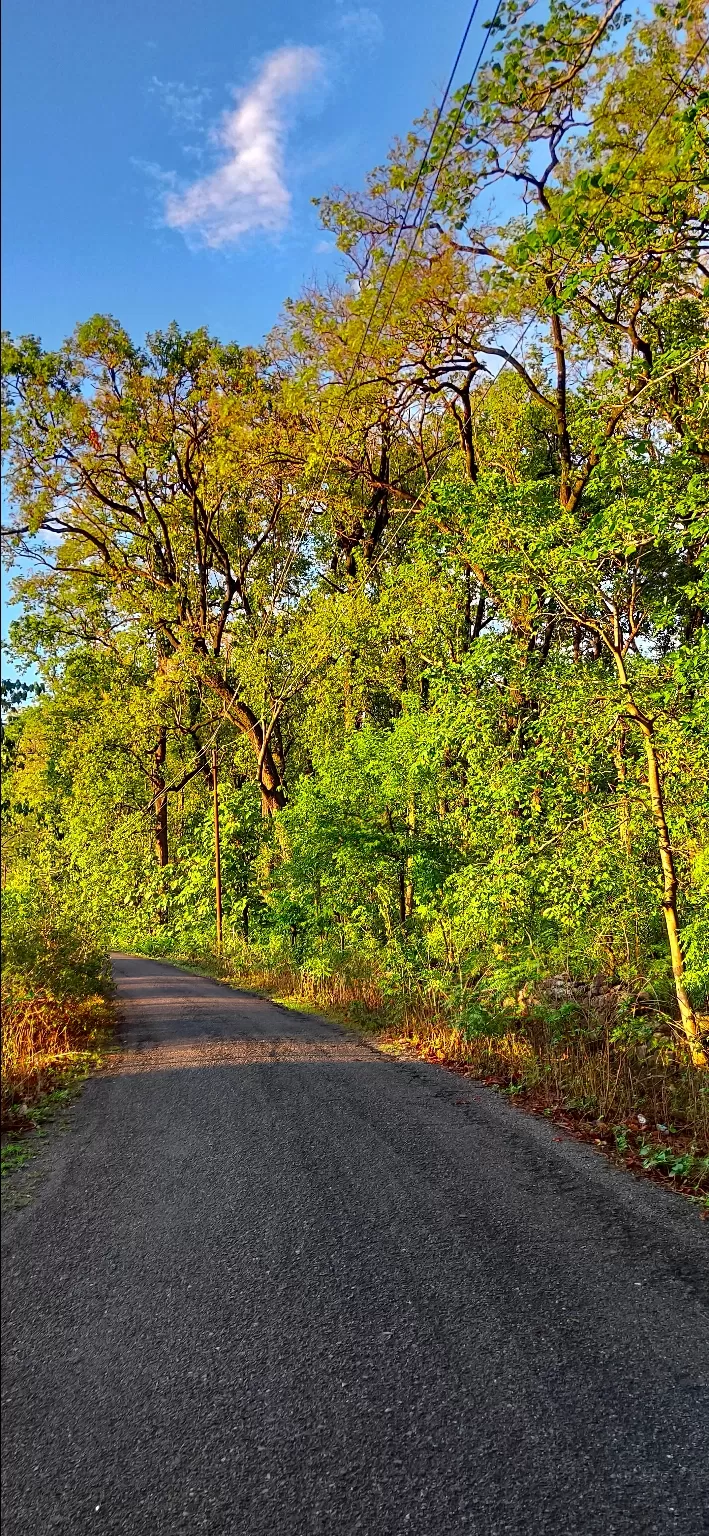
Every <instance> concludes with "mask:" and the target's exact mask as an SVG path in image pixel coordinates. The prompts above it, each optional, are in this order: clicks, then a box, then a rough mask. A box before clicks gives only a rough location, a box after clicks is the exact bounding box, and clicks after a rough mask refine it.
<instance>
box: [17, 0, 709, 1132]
mask: <svg viewBox="0 0 709 1536" xmlns="http://www.w3.org/2000/svg"><path fill="white" fill-rule="evenodd" d="M706 62H707V41H706V16H705V14H704V7H703V5H701V4H700V3H697V0H681V3H674V0H669V3H667V4H664V5H660V6H657V7H656V8H655V11H654V13H653V14H652V15H648V14H645V15H643V16H641V17H640V19H637V18H635V19H634V20H632V19H631V20H628V18H627V16H626V14H625V11H624V9H623V8H622V6H621V4H620V0H610V3H605V4H601V5H599V4H598V3H595V0H582V3H574V4H570V3H566V0H551V4H550V6H549V8H548V14H546V16H545V18H544V19H543V20H537V19H535V15H534V12H530V13H529V14H528V8H527V7H526V6H525V5H521V4H517V3H516V0H508V3H503V4H502V5H500V6H499V7H498V11H497V13H496V18H495V20H494V21H493V22H492V23H490V24H489V26H488V29H487V51H486V54H485V56H484V58H483V60H482V62H481V63H480V65H479V67H478V68H477V69H476V72H475V75H474V77H473V78H472V79H470V80H469V83H468V84H467V85H465V86H463V87H462V88H461V89H459V90H457V92H456V93H454V95H453V96H452V97H451V98H450V99H449V100H448V101H447V103H446V104H445V108H444V110H442V111H439V112H438V113H437V114H435V113H434V112H431V113H429V114H427V115H425V116H424V117H423V118H422V119H421V120H420V121H419V122H418V123H416V124H415V125H414V127H413V128H412V130H411V132H409V133H408V134H407V136H406V137H405V138H403V139H402V140H401V141H398V142H396V143H395V144H394V145H393V146H392V148H391V150H390V152H389V155H388V157H387V159H386V162H385V163H384V164H383V165H382V166H379V167H378V168H376V169H375V170H374V171H373V172H372V174H371V176H370V177H369V179H368V181H367V184H366V186H365V187H364V188H363V189H358V190H356V191H348V190H342V189H336V190H335V191H333V192H332V193H331V194H330V195H329V196H327V197H323V199H322V201H321V203H320V215H321V218H322V222H323V225H324V227H325V229H326V230H327V231H329V232H330V233H331V234H332V235H334V236H335V237H336V240H337V245H338V247H339V250H340V252H341V260H342V278H341V281H340V282H338V283H334V282H333V283H332V284H330V285H328V286H326V287H324V288H317V287H315V286H310V287H308V288H306V289H305V291H304V292H302V293H301V294H300V295H299V296H298V297H297V298H294V299H293V300H291V301H289V302H288V303H286V305H285V308H284V312H283V314H282V317H281V319H280V322H279V324H278V325H277V326H276V327H275V329H274V330H273V332H272V333H271V334H270V335H269V336H268V337H267V338H266V340H265V341H264V343H263V345H262V346H260V347H252V346H241V345H239V343H238V341H223V340H219V339H218V338H215V337H213V336H210V335H208V334H207V332H206V330H198V331H195V332H189V333H185V332H184V331H183V330H181V329H180V328H179V327H178V326H177V325H171V326H169V327H168V329H167V330H163V331H156V332H154V333H153V334H151V335H149V336H148V337H147V338H146V339H145V340H144V341H141V340H138V339H135V338H132V337H130V336H129V335H128V334H127V333H126V331H125V330H124V329H123V328H122V326H121V324H120V321H119V320H117V319H114V318H112V317H110V316H108V315H106V316H102V315H97V316H93V317H92V318H90V319H88V320H87V321H85V322H83V323H80V324H78V325H77V328H76V330H75V331H74V333H73V335H72V336H71V337H70V338H69V339H68V340H67V341H66V342H65V344H64V345H63V346H62V347H60V348H59V350H57V351H46V350H44V349H43V347H42V345H41V342H40V341H39V340H38V339H36V338H35V337H32V336H25V337H21V338H18V339H13V338H11V337H5V339H4V348H3V352H4V356H3V381H4V405H5V419H4V434H5V436H4V453H5V464H6V496H7V500H8V503H9V507H10V510H9V515H8V517H7V518H6V522H7V523H8V530H9V531H7V537H6V539H5V541H4V543H5V547H6V555H7V558H8V559H9V560H10V561H11V562H15V563H16V564H15V569H16V575H15V587H16V594H17V596H18V598H19V599H20V606H19V609H18V617H17V618H16V619H15V620H14V622H13V624H12V627H11V648H12V656H13V659H14V664H15V673H14V675H15V677H20V678H21V677H23V676H24V677H25V678H26V681H25V682H24V683H23V682H22V681H16V682H12V683H10V684H8V685H7V687H6V708H5V719H4V727H3V756H4V768H5V778H4V790H3V817H4V824H5V831H4V851H3V904H4V910H5V931H6V938H5V942H6V964H7V968H8V973H9V975H10V976H11V977H14V978H15V981H14V985H15V987H16V988H17V987H19V986H21V985H25V986H26V985H27V984H28V978H30V979H32V981H33V985H35V986H37V987H40V988H41V987H43V988H45V990H47V989H48V990H49V991H51V989H52V987H54V989H55V991H57V990H60V989H61V986H62V985H64V987H65V989H66V987H67V986H68V981H67V977H68V976H70V974H72V973H75V972H76V968H77V966H78V967H79V968H81V966H84V967H85V969H87V971H90V970H91V967H93V968H94V972H92V974H94V973H95V974H98V970H97V967H98V968H99V969H100V954H101V953H102V952H104V951H105V950H106V948H107V947H109V946H113V947H115V948H128V949H134V950H136V949H137V950H140V951H142V952H144V953H148V954H153V955H160V954H163V955H170V954H172V955H174V956H180V955H182V956H185V955H192V956H198V957H199V956H201V957H203V959H204V960H205V961H206V960H207V959H208V957H209V956H210V954H211V955H214V953H215V946H216V913H215V869H214V787H215V781H216V783H217V786H218V804H219V814H220V830H221V886H222V900H223V937H222V944H221V950H222V955H221V964H222V965H223V966H224V967H225V968H227V969H230V970H231V972H232V973H234V974H237V975H239V976H242V977H244V978H246V979H247V980H248V979H249V978H252V979H253V978H256V980H257V981H258V979H259V978H260V979H261V983H262V984H263V985H264V986H267V987H268V986H270V987H271V988H272V989H273V987H275V986H277V985H279V984H280V985H281V990H285V991H290V992H294V991H295V992H296V993H298V994H299V995H300V996H309V997H311V998H316V997H318V996H320V997H321V998H322V999H324V1000H325V1001H326V1002H327V1000H328V998H329V999H330V1001H331V1002H333V1003H334V1004H337V1003H338V1002H339V1004H340V1006H341V1007H342V1008H343V1009H345V1010H346V1008H347V1007H348V1006H349V1007H350V1008H351V1011H353V1012H354V1016H358V1017H361V1018H362V1017H364V1016H365V1015H366V1014H367V1012H368V1011H369V1013H371V1014H372V1015H373V1016H377V1017H385V1016H386V1011H387V1008H390V1009H391V1010H393V1014H396V1016H397V1017H399V1018H400V1019H401V1018H403V1014H402V1013H401V1010H402V1009H404V1011H405V1013H406V1020H407V1021H408V1022H407V1027H408V1029H409V1031H410V1033H411V1032H412V1031H414V1032H415V1028H416V1029H418V1031H419V1035H420V1037H421V1038H423V1036H424V1034H425V1031H426V1030H427V1029H428V1031H429V1037H428V1038H429V1039H430V1037H431V1031H432V1030H433V1028H434V1026H435V1029H436V1030H437V1031H438V1036H437V1038H440V1039H443V1037H444V1035H445V1032H446V1031H448V1032H449V1038H450V1039H452V1040H454V1041H456V1042H457V1046H456V1049H458V1050H459V1051H461V1052H463V1053H465V1051H468V1053H469V1055H470V1059H477V1058H475V1055H474V1053H475V1049H476V1044H475V1043H476V1041H477V1042H481V1041H484V1042H485V1057H484V1061H485V1063H486V1064H487V1067H488V1069H490V1067H489V1064H490V1062H491V1061H494V1059H495V1053H497V1059H498V1062H499V1061H502V1060H503V1058H504V1061H505V1062H506V1069H507V1071H508V1076H509V1077H510V1079H511V1080H512V1081H514V1080H515V1077H517V1078H519V1077H520V1074H521V1075H522V1077H523V1075H524V1070H525V1062H526V1063H527V1064H528V1067H527V1070H528V1072H529V1071H531V1067H529V1063H530V1062H532V1061H533V1062H534V1063H536V1065H535V1066H534V1070H535V1072H536V1073H537V1075H539V1073H540V1072H541V1071H542V1066H540V1063H546V1065H545V1066H544V1068H543V1069H544V1070H554V1071H556V1072H557V1073H558V1071H559V1065H558V1064H559V1062H560V1061H562V1060H565V1061H567V1062H569V1061H570V1060H571V1058H572V1057H573V1058H574V1060H578V1059H580V1058H579V1056H578V1053H579V1052H580V1051H583V1052H585V1059H587V1060H591V1058H593V1060H594V1061H596V1062H597V1061H602V1062H603V1063H605V1064H606V1065H605V1066H604V1067H603V1071H604V1073H605V1072H606V1067H607V1073H606V1077H605V1078H604V1081H606V1082H609V1081H610V1080H611V1079H612V1078H613V1076H614V1074H615V1079H616V1083H617V1082H618V1081H619V1080H620V1078H621V1077H622V1080H623V1082H626V1081H629V1082H630V1084H631V1088H630V1089H629V1090H628V1091H629V1092H631V1090H632V1092H636V1094H637V1092H639V1089H638V1084H639V1083H640V1081H641V1079H642V1074H643V1073H644V1074H645V1079H644V1080H645V1081H646V1084H647V1083H648V1082H650V1081H651V1079H652V1081H653V1082H654V1081H655V1080H656V1078H657V1074H658V1073H659V1072H660V1068H662V1070H663V1071H665V1072H666V1073H670V1075H671V1073H672V1072H674V1073H675V1074H676V1075H677V1074H683V1078H682V1080H683V1081H684V1082H685V1083H686V1082H687V1081H688V1080H689V1079H690V1078H691V1077H692V1076H694V1078H696V1079H697V1080H699V1077H700V1076H701V1075H702V1074H701V1073H699V1074H698V1073H697V1072H696V1070H694V1069H696V1068H701V1067H702V1066H705V1065H706V1059H707V1055H706V1051H707V1047H706V1024H707V1014H708V1013H709V630H708V629H707V612H708V607H709V605H708V603H707V571H708V566H709V518H708V515H707V503H708V500H709V497H708V494H707V492H708V489H709V408H708V402H709V394H708V391H707V374H708V363H707V360H708V335H709V305H708V302H707V294H708V292H709V287H708V285H709V256H707V254H706V243H707V242H706V233H707V164H708V163H709V162H708V157H707V147H708V142H709V93H708V89H707V69H706ZM23 668H24V669H25V671H24V673H23V671H22V669H23ZM18 669H19V670H18ZM97 956H98V957H99V958H98V959H97ZM72 968H73V971H72ZM18 978H19V979H18ZM23 978H24V980H23ZM62 978H63V980H62ZM279 978H280V983H279ZM283 978H285V980H284V979H283ZM397 1009H398V1010H399V1013H398V1014H397V1012H396V1011H397ZM358 1010H359V1012H358ZM392 1016H393V1015H392ZM412 1021H414V1022H412ZM594 1051H595V1055H594ZM574 1053H576V1055H575V1056H574ZM480 1059H482V1058H480ZM554 1063H556V1065H554ZM550 1064H551V1065H550ZM616 1064H617V1065H616ZM594 1070H596V1069H595V1068H594ZM598 1071H600V1069H598ZM589 1072H590V1068H589ZM653 1072H654V1073H655V1078H653V1077H652V1073H653ZM677 1080H679V1078H678V1079H677ZM585 1081H586V1084H587V1089H586V1090H584V1091H588V1093H589V1094H590V1096H591V1098H592V1097H593V1092H595V1091H596V1090H595V1089H594V1090H593V1091H592V1090H591V1089H590V1088H588V1083H590V1082H591V1077H589V1076H588V1074H587V1079H586V1080H585ZM593 1081H594V1082H597V1081H600V1078H599V1077H598V1072H597V1075H596V1078H594V1079H593ZM633 1083H635V1088H633V1087H632V1085H633ZM599 1091H600V1090H599ZM647 1091H649V1089H648V1090H647ZM662 1091H663V1092H664V1091H667V1092H669V1091H670V1090H669V1089H667V1090H666V1089H663V1090H662ZM672 1091H674V1090H672ZM686 1091H687V1092H688V1091H689V1090H686ZM582 1097H583V1094H582ZM598 1102H599V1101H598V1099H596V1104H598ZM636 1102H640V1101H639V1100H637V1099H636ZM658 1114H659V1111H658Z"/></svg>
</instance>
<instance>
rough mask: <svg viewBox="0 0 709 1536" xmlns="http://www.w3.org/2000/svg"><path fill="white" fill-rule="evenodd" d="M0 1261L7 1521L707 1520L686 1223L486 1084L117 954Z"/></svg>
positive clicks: (551, 1526) (704, 1274) (696, 1249)
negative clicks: (38, 1171) (113, 1007)
mask: <svg viewBox="0 0 709 1536" xmlns="http://www.w3.org/2000/svg"><path fill="white" fill-rule="evenodd" d="M115 971H116V977H117V982H118V988H119V994H120V1000H121V1005H122V1010H123V1019H124V1027H123V1037H122V1043H123V1047H124V1049H123V1051H122V1054H121V1055H120V1056H118V1057H117V1058H116V1059H115V1060H114V1062H113V1064H112V1066H111V1068H110V1070H109V1071H108V1072H105V1073H102V1074H101V1075H100V1076H98V1077H97V1078H95V1079H94V1080H92V1081H91V1082H90V1083H89V1084H88V1086H87V1087H86V1089H85V1091H84V1093H83V1094H82V1096H81V1098H80V1100H79V1102H78V1105H77V1108H76V1111H75V1113H74V1116H73V1123H72V1125H71V1127H70V1129H69V1130H68V1131H66V1132H65V1133H64V1134H63V1135H62V1137H61V1138H58V1148H57V1150H56V1153H55V1161H54V1165H53V1168H52V1171H51V1173H50V1174H49V1175H48V1177H47V1178H46V1179H45V1182H44V1184H43V1185H41V1186H40V1188H39V1189H38V1192H37V1195H36V1198H35V1200H34V1202H33V1204H32V1205H31V1206H29V1207H28V1208H27V1209H25V1210H23V1211H21V1212H19V1213H17V1214H16V1215H14V1216H11V1217H10V1218H9V1219H8V1221H7V1223H6V1229H5V1233H4V1247H3V1268H4V1274H5V1279H4V1284H3V1306H4V1312H5V1325H4V1329H3V1340H4V1355H5V1365H4V1373H3V1392H4V1398H5V1407H4V1416H5V1431H4V1437H3V1457H4V1483H5V1495H4V1499H3V1526H2V1529H3V1531H4V1532H6V1533H7V1536H49V1533H50V1532H51V1533H55V1532H62V1533H67V1536H69V1533H71V1536H83V1533H84V1532H91V1533H92V1536H103V1533H108V1532H111V1533H113V1532H121V1533H125V1536H163V1533H165V1536H168V1533H169V1536H173V1533H183V1532H190V1533H192V1532H194V1533H197V1532H209V1533H211V1536H226V1533H229V1536H241V1533H244V1536H246V1533H257V1536H295V1533H307V1536H310V1533H312V1536H316V1533H317V1536H320V1533H323V1536H350V1533H354V1532H363V1533H365V1536H413V1533H416V1536H448V1533H459V1532H460V1533H463V1532H465V1533H469V1532H474V1533H479V1536H492V1533H503V1532H504V1533H512V1532H514V1533H515V1536H517V1533H519V1536H536V1533H542V1532H543V1533H546V1532H554V1533H555V1536H573V1533H581V1536H613V1533H617V1532H623V1533H626V1532H627V1533H628V1536H630V1533H632V1536H644V1533H647V1532H661V1533H663V1536H664V1533H666V1532H677V1533H682V1536H694V1533H699V1532H705V1531H709V1390H708V1383H709V1306H708V1302H709V1242H708V1241H707V1239H708V1238H709V1231H708V1230H707V1224H703V1223H701V1222H700V1221H699V1219H698V1216H697V1214H696V1212H695V1211H694V1210H693V1209H692V1208H691V1207H689V1206H688V1205H686V1204H685V1203H684V1202H683V1201H682V1200H681V1199H680V1198H679V1197H677V1196H674V1195H672V1194H671V1193H666V1192H665V1191H663V1190H660V1189H657V1188H655V1187H654V1186H652V1185H650V1184H648V1183H641V1182H638V1181H636V1180H634V1179H633V1178H632V1177H631V1176H630V1175H629V1174H626V1173H625V1172H622V1171H619V1170H615V1169H613V1168H611V1167H610V1166H609V1165H608V1164H607V1163H606V1162H605V1161H604V1160H603V1159H602V1158H601V1157H600V1156H599V1155H597V1154H596V1153H595V1152H594V1151H593V1150H592V1149H590V1148H588V1147H585V1146H581V1145H579V1144H577V1143H575V1142H573V1141H570V1140H567V1139H561V1140H560V1139H559V1135H558V1132H557V1131H556V1130H555V1128H554V1127H552V1126H550V1125H548V1124H547V1123H546V1122H544V1121H538V1120H534V1119H532V1118H529V1117H527V1116H525V1115H523V1114H522V1113H520V1112H518V1111H516V1110H515V1109H514V1108H513V1107H510V1106H509V1105H508V1104H507V1103H505V1102H503V1101H501V1100H500V1099H498V1097H497V1096H496V1095H495V1094H494V1093H493V1092H491V1091H489V1090H485V1089H483V1088H480V1087H478V1086H477V1085H475V1084H474V1083H471V1082H469V1081H467V1080H463V1079H461V1078H458V1077H454V1076H450V1075H448V1074H446V1073H445V1072H444V1071H442V1070H440V1069H438V1068H435V1067H429V1066H426V1065H424V1064H419V1063H403V1064H402V1063H400V1062H396V1061H392V1060H390V1059H387V1058H385V1057H382V1056H380V1055H377V1054H376V1053H375V1052H374V1051H373V1050H371V1049H370V1048H369V1047H367V1046H366V1045H362V1044H360V1043H358V1042H357V1041H356V1040H353V1039H352V1037H350V1036H347V1035H346V1034H345V1033H343V1032H341V1031H339V1030H338V1029H336V1028H335V1027H334V1026H330V1025H328V1024H326V1023H324V1022H323V1021H322V1020H317V1019H313V1018H308V1017H306V1016H304V1015H298V1014H293V1013H288V1012H286V1011H285V1010H282V1009H279V1008H277V1007H276V1006H274V1005H272V1004H270V1003H268V1002H264V1001H262V1000H260V999H258V998H256V997H254V996H251V995H249V994H246V993H238V992H233V991H229V990H227V989H226V988H224V987H221V986H219V985H217V984H215V983H212V982H209V981H205V980H202V979H200V978H197V977H193V976H189V975H187V974H186V973H185V972H182V971H177V970H175V969H173V968H172V967H169V966H164V965H157V964H154V963H151V962H148V961H144V960H137V959H132V958H128V957H125V956H123V957H118V958H117V959H116V962H115Z"/></svg>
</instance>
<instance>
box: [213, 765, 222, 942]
mask: <svg viewBox="0 0 709 1536" xmlns="http://www.w3.org/2000/svg"><path fill="white" fill-rule="evenodd" d="M212 789H213V791H214V886H215V890H216V895H217V954H218V955H220V954H221V952H222V857H221V847H220V842H219V789H218V784H217V749H216V747H215V748H214V750H213V752H212Z"/></svg>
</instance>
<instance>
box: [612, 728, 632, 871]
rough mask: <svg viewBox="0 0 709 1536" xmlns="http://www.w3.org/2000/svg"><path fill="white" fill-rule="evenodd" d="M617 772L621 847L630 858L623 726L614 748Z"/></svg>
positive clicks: (628, 806)
mask: <svg viewBox="0 0 709 1536" xmlns="http://www.w3.org/2000/svg"><path fill="white" fill-rule="evenodd" d="M613 757H614V759H615V766H616V772H617V774H618V832H619V835H620V846H621V848H622V849H623V852H624V853H626V854H628V856H630V853H631V843H630V802H629V800H628V791H627V789H626V784H627V778H628V775H627V771H626V767H625V726H623V725H621V727H620V731H619V733H618V739H617V741H616V742H615V745H614V748H613Z"/></svg>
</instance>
